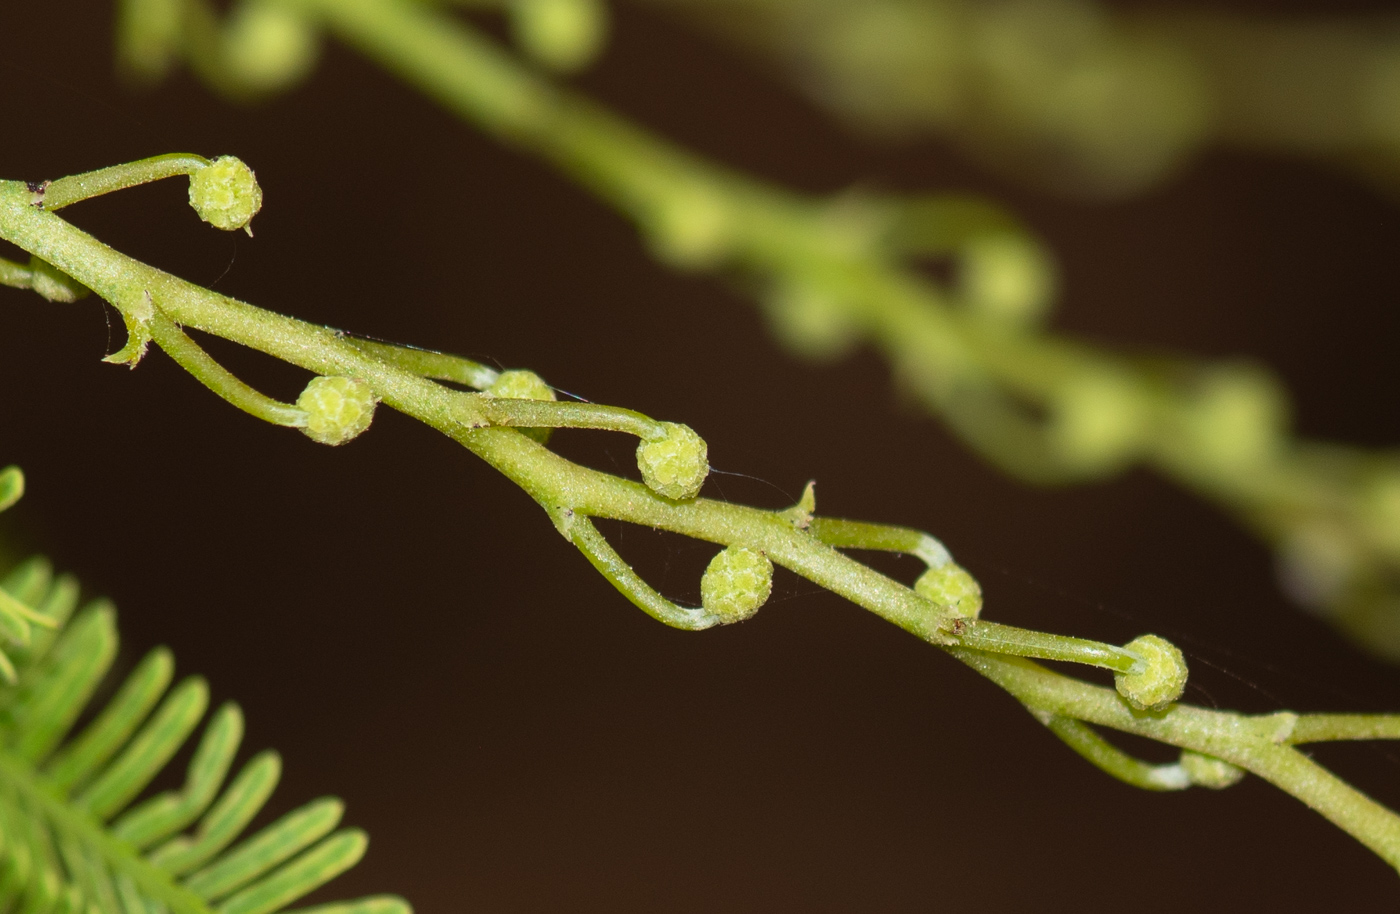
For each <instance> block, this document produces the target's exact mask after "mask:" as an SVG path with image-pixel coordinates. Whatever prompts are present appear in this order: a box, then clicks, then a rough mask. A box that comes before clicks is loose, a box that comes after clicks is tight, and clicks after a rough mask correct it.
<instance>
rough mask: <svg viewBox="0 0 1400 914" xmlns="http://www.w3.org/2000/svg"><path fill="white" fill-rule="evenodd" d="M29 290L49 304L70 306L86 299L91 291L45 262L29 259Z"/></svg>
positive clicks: (33, 257)
mask: <svg viewBox="0 0 1400 914" xmlns="http://www.w3.org/2000/svg"><path fill="white" fill-rule="evenodd" d="M29 288H31V289H33V290H34V291H35V292H38V293H39V294H40V295H42V296H43V297H44V298H45V299H47V300H48V301H51V302H61V303H63V304H70V303H72V302H75V301H77V300H78V299H80V298H87V297H88V295H90V294H91V290H90V289H88V287H87V286H85V285H83V284H82V283H80V282H78V281H77V280H76V279H74V278H73V277H71V276H69V275H68V274H67V273H64V272H63V271H62V270H60V269H58V267H56V266H54V265H53V264H51V263H49V262H48V261H47V260H40V259H39V258H38V257H35V256H33V255H32V254H31V255H30V257H29Z"/></svg>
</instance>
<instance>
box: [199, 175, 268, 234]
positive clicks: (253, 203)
mask: <svg viewBox="0 0 1400 914" xmlns="http://www.w3.org/2000/svg"><path fill="white" fill-rule="evenodd" d="M190 206H193V207H194V211H195V212H197V213H199V218H201V219H203V220H204V221H205V222H207V223H209V224H210V225H212V226H214V228H217V229H223V230H224V231H226V232H231V231H234V230H235V229H247V228H248V225H249V223H251V222H252V221H253V217H254V216H256V215H257V213H258V210H260V209H262V188H261V187H259V186H258V179H257V177H256V176H254V174H253V169H251V168H249V167H248V166H247V165H244V164H243V162H242V160H240V159H236V158H234V157H233V156H221V157H219V158H217V159H215V160H214V161H212V162H210V163H209V164H208V165H206V166H205V167H203V168H201V169H199V170H198V171H196V172H195V173H194V174H192V175H190ZM249 234H252V232H251V231H249Z"/></svg>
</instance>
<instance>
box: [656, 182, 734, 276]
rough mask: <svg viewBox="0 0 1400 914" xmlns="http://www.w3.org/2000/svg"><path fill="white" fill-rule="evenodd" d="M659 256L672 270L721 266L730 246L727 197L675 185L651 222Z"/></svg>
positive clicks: (682, 185)
mask: <svg viewBox="0 0 1400 914" xmlns="http://www.w3.org/2000/svg"><path fill="white" fill-rule="evenodd" d="M650 227H651V230H652V232H651V241H652V248H653V250H654V251H655V253H656V256H657V257H659V258H661V259H662V260H664V261H666V262H667V263H669V264H670V265H671V266H673V267H677V268H678V269H686V270H698V269H702V268H706V267H712V266H715V265H716V264H718V263H719V262H720V261H721V260H722V259H723V258H724V255H725V253H726V252H727V251H728V250H729V247H730V242H731V239H730V235H731V231H732V229H733V225H732V216H731V214H730V212H729V210H728V207H727V206H726V205H725V201H724V198H723V197H721V196H720V195H719V194H718V193H717V192H716V191H714V190H712V189H710V188H708V187H705V186H703V185H699V184H690V185H687V184H684V183H680V184H676V185H674V186H672V187H671V189H670V191H669V194H668V196H667V198H666V199H665V201H664V202H663V203H662V204H661V206H660V208H659V209H658V210H657V211H656V214H655V216H654V219H653V221H652V223H651V226H650Z"/></svg>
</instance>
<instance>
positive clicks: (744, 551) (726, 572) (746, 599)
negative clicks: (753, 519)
mask: <svg viewBox="0 0 1400 914" xmlns="http://www.w3.org/2000/svg"><path fill="white" fill-rule="evenodd" d="M772 592H773V563H772V562H770V561H769V560H768V556H766V555H764V554H763V553H762V552H760V551H759V550H757V549H750V548H749V547H748V546H730V547H729V548H727V549H725V550H723V551H722V552H720V553H719V554H718V555H716V556H715V557H714V558H713V559H711V560H710V564H709V566H708V567H707V568H706V569H705V574H704V576H703V577H702V578H700V603H701V605H702V606H704V607H705V611H706V612H708V613H710V614H711V615H713V616H716V617H718V619H719V620H720V622H722V623H724V624H726V625H728V624H729V623H731V622H743V621H744V620H745V619H749V618H752V617H753V615H754V613H756V612H758V609H759V607H760V606H762V605H763V604H764V603H766V602H768V595H769V594H770V593H772Z"/></svg>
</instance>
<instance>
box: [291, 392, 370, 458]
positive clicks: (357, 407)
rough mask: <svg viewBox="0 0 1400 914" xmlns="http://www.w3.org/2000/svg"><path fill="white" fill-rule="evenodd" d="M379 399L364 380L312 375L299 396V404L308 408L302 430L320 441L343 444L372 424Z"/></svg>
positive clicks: (313, 439)
mask: <svg viewBox="0 0 1400 914" xmlns="http://www.w3.org/2000/svg"><path fill="white" fill-rule="evenodd" d="M378 402H379V400H378V398H376V397H375V396H374V391H373V390H371V389H370V386H369V385H368V384H366V383H365V382H364V381H357V380H355V379H354V378H327V377H318V378H312V379H311V383H309V384H307V385H306V389H305V390H303V391H302V392H301V396H300V397H297V408H298V409H301V410H304V411H305V412H306V426H305V427H304V428H302V432H303V433H305V434H306V436H307V437H308V438H310V439H311V440H312V441H319V442H320V443H321V444H329V445H332V446H334V445H337V444H344V443H345V442H347V441H349V440H350V439H351V438H354V437H356V436H358V435H359V434H360V433H361V432H363V431H364V430H365V429H367V428H369V424H370V422H372V421H373V420H374V407H375V406H376V405H377V404H378Z"/></svg>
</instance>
